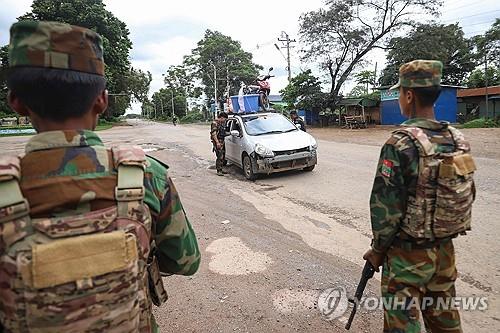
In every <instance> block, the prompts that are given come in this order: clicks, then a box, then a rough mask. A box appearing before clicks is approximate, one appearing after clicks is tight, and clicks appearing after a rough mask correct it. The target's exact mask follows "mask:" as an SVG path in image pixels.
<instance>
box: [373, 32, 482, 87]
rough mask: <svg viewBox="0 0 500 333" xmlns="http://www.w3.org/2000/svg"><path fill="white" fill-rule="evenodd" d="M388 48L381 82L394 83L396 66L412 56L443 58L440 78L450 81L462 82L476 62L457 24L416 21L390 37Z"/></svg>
mask: <svg viewBox="0 0 500 333" xmlns="http://www.w3.org/2000/svg"><path fill="white" fill-rule="evenodd" d="M388 48H389V52H388V54H387V66H386V67H385V69H384V70H383V71H382V76H381V78H380V84H381V85H383V86H385V85H391V84H394V83H396V82H397V81H398V73H399V67H400V66H401V65H402V64H404V63H406V62H409V61H412V60H415V59H432V60H440V61H441V62H443V65H444V69H443V78H442V82H443V83H444V84H451V85H462V84H463V83H464V80H465V79H466V78H467V76H468V75H469V73H470V72H471V71H472V70H473V69H474V68H475V66H476V62H475V58H474V54H473V52H472V50H473V43H472V41H471V40H468V39H467V38H465V37H464V32H463V30H462V28H461V27H460V26H458V24H449V25H444V24H436V23H431V24H420V25H417V26H416V27H414V28H413V29H412V31H411V32H410V33H409V34H408V35H406V36H404V37H396V38H392V39H391V40H390V41H389V43H388Z"/></svg>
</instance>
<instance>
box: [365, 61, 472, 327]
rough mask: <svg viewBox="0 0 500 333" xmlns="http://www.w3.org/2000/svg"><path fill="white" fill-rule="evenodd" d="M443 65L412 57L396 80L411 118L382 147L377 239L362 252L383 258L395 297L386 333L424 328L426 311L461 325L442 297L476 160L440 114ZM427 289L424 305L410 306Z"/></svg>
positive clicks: (439, 322)
mask: <svg viewBox="0 0 500 333" xmlns="http://www.w3.org/2000/svg"><path fill="white" fill-rule="evenodd" d="M442 68H443V65H442V63H441V62H439V61H431V60H415V61H412V62H409V63H406V64H404V65H402V66H401V68H400V69H399V82H398V84H396V85H395V86H393V87H391V89H398V90H399V105H400V108H401V113H402V114H403V115H404V116H405V117H407V118H409V119H408V120H407V121H405V122H404V123H403V124H402V125H403V127H402V128H401V129H399V130H396V131H395V132H393V134H392V135H391V137H390V138H389V139H388V140H387V142H386V143H385V145H384V146H383V147H382V150H381V153H380V160H379V163H378V166H377V171H376V175H375V180H374V184H373V190H372V193H371V198H370V213H371V224H372V231H373V240H372V247H371V249H370V250H369V251H368V252H367V253H366V254H365V255H364V256H363V258H364V259H365V260H368V261H369V262H370V263H371V264H372V265H373V266H374V267H375V268H376V270H377V271H378V269H379V266H381V265H383V269H382V282H381V285H382V287H381V290H382V297H383V298H384V300H385V301H386V300H387V301H389V302H388V304H392V306H386V304H385V303H384V332H387V333H389V332H407V333H413V332H415V333H417V332H421V327H420V321H419V316H420V313H421V314H422V316H423V320H424V323H425V326H426V328H427V330H428V331H429V332H454V333H458V332H462V330H461V325H460V316H459V313H458V310H457V309H446V308H442V309H441V308H439V306H438V305H437V304H438V302H437V300H438V299H439V298H441V299H444V300H445V301H446V300H447V301H450V300H451V299H452V298H453V297H455V294H456V292H455V280H456V278H457V269H456V267H455V252H454V248H453V240H452V239H453V238H455V237H456V236H457V235H459V234H465V232H466V231H468V230H470V224H471V208H472V203H473V201H474V198H475V187H474V181H473V178H472V176H473V173H474V170H475V165H474V161H473V159H472V157H471V155H470V146H469V144H468V143H467V141H465V139H464V137H463V135H462V134H461V133H460V132H459V131H458V130H456V129H455V128H453V127H452V126H450V125H449V124H448V123H446V122H438V121H436V120H435V115H434V103H435V101H436V100H437V98H438V97H439V94H440V91H441V86H440V81H441V75H442ZM424 297H425V298H427V303H424V304H421V305H420V307H419V306H416V307H415V306H413V307H410V306H408V304H409V302H412V301H415V300H419V301H421V300H422V299H423V298H424ZM429 299H430V300H432V304H429ZM396 300H397V301H398V302H402V303H396V302H395V301H396ZM396 304H403V305H402V306H399V307H398V306H396ZM419 304H420V302H419ZM404 305H406V307H405V306H404ZM425 305H427V306H425Z"/></svg>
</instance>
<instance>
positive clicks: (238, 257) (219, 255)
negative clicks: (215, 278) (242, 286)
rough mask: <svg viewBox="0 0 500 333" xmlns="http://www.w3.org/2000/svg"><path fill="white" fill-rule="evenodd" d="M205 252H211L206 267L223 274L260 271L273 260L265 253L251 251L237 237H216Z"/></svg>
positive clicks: (243, 273)
mask: <svg viewBox="0 0 500 333" xmlns="http://www.w3.org/2000/svg"><path fill="white" fill-rule="evenodd" d="M207 252H210V253H213V256H212V258H211V260H210V263H209V264H208V268H209V269H210V270H211V271H212V272H214V273H218V274H224V275H247V274H251V273H260V272H263V271H265V270H266V269H267V267H268V266H269V265H270V264H271V263H272V262H273V261H272V259H271V258H270V257H269V256H268V255H267V254H266V253H263V252H255V251H252V249H250V248H249V247H248V246H246V245H245V244H244V243H243V242H242V241H241V239H240V238H238V237H227V238H221V239H217V240H215V241H213V242H212V243H211V244H210V245H209V246H208V247H207Z"/></svg>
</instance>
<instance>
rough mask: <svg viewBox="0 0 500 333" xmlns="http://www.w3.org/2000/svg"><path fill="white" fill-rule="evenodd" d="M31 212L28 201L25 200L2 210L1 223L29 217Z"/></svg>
mask: <svg viewBox="0 0 500 333" xmlns="http://www.w3.org/2000/svg"><path fill="white" fill-rule="evenodd" d="M29 212H30V206H29V203H28V200H26V199H24V198H23V199H22V201H20V202H17V203H14V204H11V205H8V206H5V207H1V208H0V223H3V222H6V221H12V220H15V219H18V218H20V217H23V216H26V215H29Z"/></svg>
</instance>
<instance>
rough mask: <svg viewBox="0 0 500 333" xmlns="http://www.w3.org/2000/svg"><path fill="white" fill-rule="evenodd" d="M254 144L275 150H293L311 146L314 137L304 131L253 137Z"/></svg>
mask: <svg viewBox="0 0 500 333" xmlns="http://www.w3.org/2000/svg"><path fill="white" fill-rule="evenodd" d="M251 138H252V139H251V140H252V141H253V143H254V144H257V143H260V144H262V145H263V146H265V147H267V148H269V149H271V150H273V151H282V150H293V149H299V148H304V147H309V146H310V145H311V141H312V136H311V135H309V134H307V133H306V132H304V131H300V130H298V131H294V132H288V133H277V134H267V135H257V136H251Z"/></svg>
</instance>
